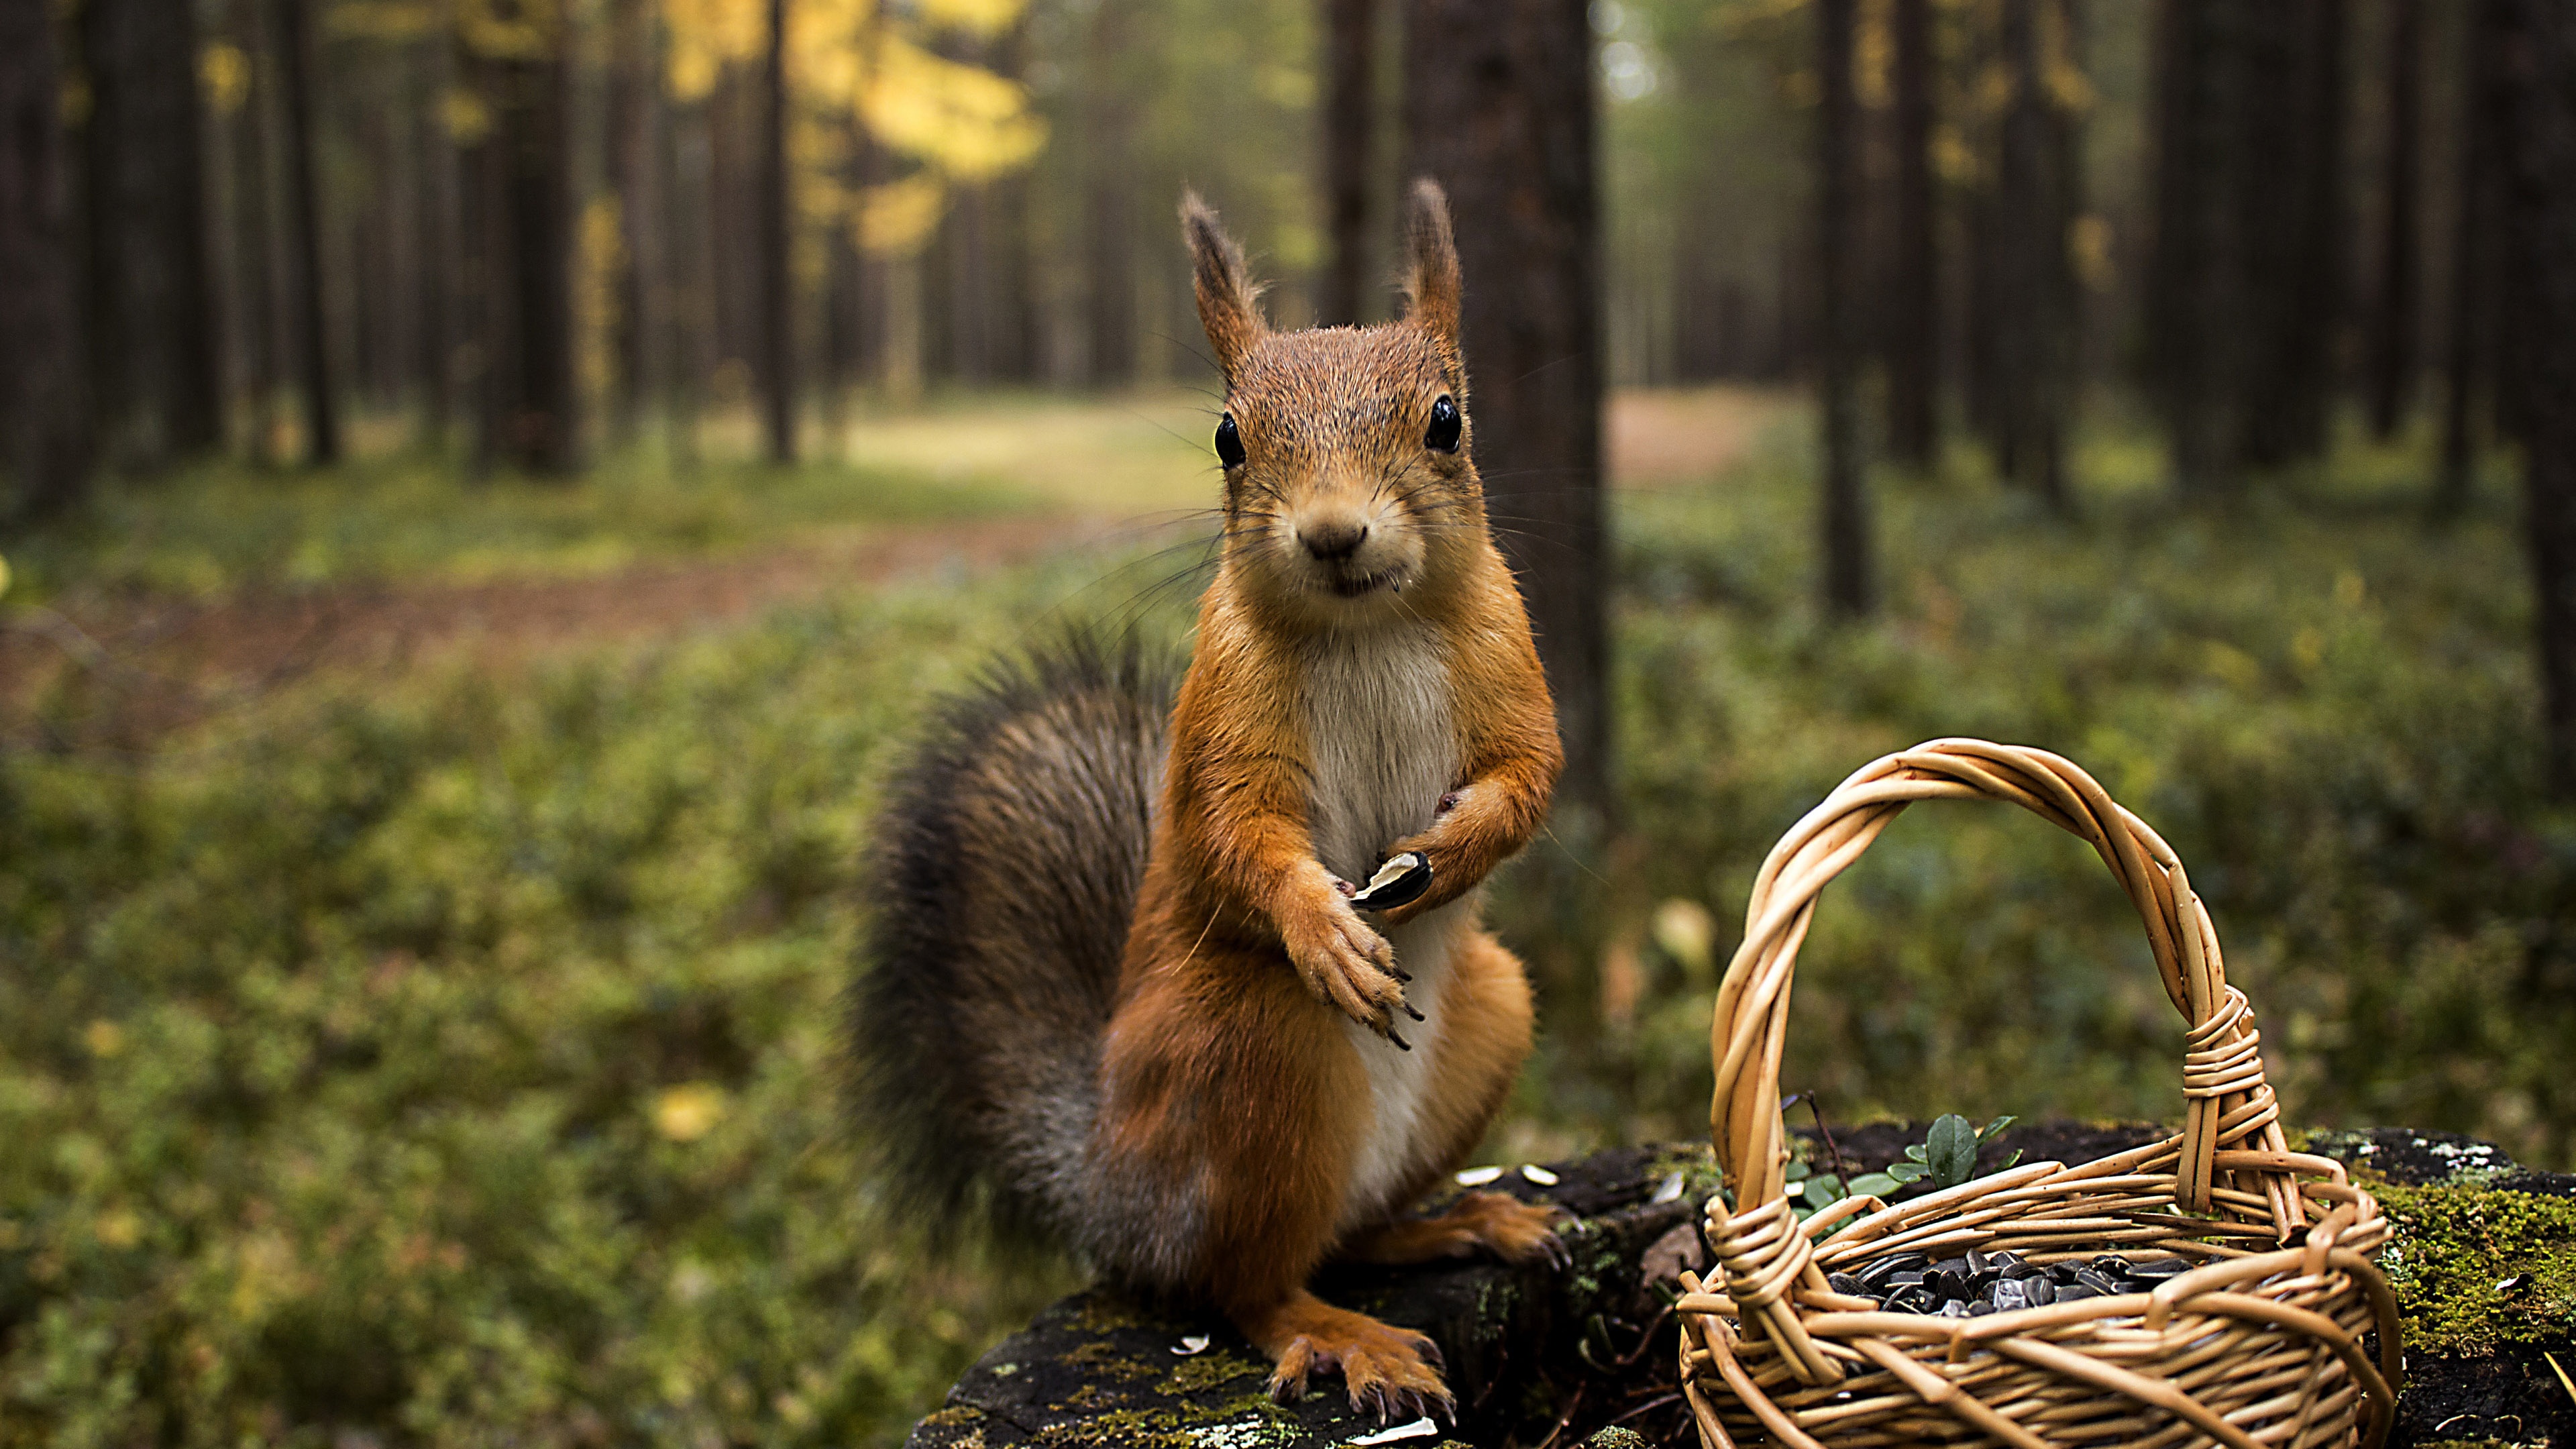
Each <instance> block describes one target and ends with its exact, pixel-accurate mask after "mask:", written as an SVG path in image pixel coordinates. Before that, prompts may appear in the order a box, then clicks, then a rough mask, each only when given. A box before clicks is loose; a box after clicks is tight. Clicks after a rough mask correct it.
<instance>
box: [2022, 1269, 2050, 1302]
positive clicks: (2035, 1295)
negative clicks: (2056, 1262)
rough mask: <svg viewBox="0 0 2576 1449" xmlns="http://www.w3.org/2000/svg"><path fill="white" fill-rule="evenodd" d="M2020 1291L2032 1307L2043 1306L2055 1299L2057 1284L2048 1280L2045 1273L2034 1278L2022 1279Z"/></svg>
mask: <svg viewBox="0 0 2576 1449" xmlns="http://www.w3.org/2000/svg"><path fill="white" fill-rule="evenodd" d="M2021 1291H2022V1294H2023V1296H2024V1298H2025V1299H2027V1300H2028V1302H2029V1303H2030V1306H2031V1307H2033V1308H2045V1307H2047V1306H2048V1305H2049V1304H2051V1303H2054V1302H2056V1301H2057V1285H2056V1284H2055V1283H2052V1282H2050V1281H2049V1278H2048V1275H2047V1274H2045V1273H2042V1274H2040V1275H2039V1276H2038V1277H2035V1278H2024V1279H2022V1280H2021Z"/></svg>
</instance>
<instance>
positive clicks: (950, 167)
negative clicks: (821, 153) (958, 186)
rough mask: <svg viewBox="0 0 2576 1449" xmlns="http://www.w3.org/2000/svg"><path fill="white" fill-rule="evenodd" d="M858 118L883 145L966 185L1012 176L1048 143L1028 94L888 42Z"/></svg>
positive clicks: (895, 40)
mask: <svg viewBox="0 0 2576 1449" xmlns="http://www.w3.org/2000/svg"><path fill="white" fill-rule="evenodd" d="M859 109H860V114H861V116H862V118H863V119H865V120H866V122H867V124H868V129H869V130H870V131H871V132H873V133H874V134H875V135H876V137H877V139H878V140H879V141H881V142H883V143H884V144H885V145H886V146H888V147H890V148H892V149H893V150H896V151H900V152H903V153H905V154H906V155H910V156H915V157H918V158H920V159H921V160H923V161H926V162H928V163H930V164H931V165H933V166H936V167H937V168H938V169H940V170H941V171H944V172H946V173H947V174H949V175H950V176H954V177H956V178H958V179H959V180H963V181H980V180H984V179H986V178H989V177H992V176H997V175H999V174H1001V173H1002V172H1005V171H1008V170H1011V169H1012V168H1014V167H1016V166H1019V165H1020V164H1021V163H1023V162H1025V161H1027V160H1029V159H1030V158H1031V157H1033V156H1035V155H1036V154H1037V153H1038V151H1039V150H1040V148H1042V147H1044V146H1045V145H1046V123H1045V122H1044V121H1043V120H1041V119H1040V118H1039V117H1037V116H1036V115H1035V114H1033V113H1031V111H1030V110H1029V106H1028V92H1027V91H1025V90H1023V89H1022V88H1021V87H1020V86H1018V85H1016V84H1014V83H1013V82H1011V81H1007V80H1004V79H1003V78H1002V77H1000V76H997V75H995V74H993V73H992V72H990V71H986V70H978V69H976V68H975V67H974V66H971V65H961V64H959V63H958V62H956V61H953V60H948V59H945V58H943V57H940V56H936V55H933V54H931V53H930V52H929V51H927V50H924V49H922V48H921V47H920V46H917V45H914V44H913V43H911V42H910V41H908V40H905V39H903V38H902V37H900V36H888V37H886V39H885V41H884V43H883V45H882V47H881V48H880V50H879V53H878V58H877V74H876V78H875V82H874V84H872V85H870V86H868V87H867V89H866V91H865V92H864V94H863V95H862V96H861V98H860V102H859Z"/></svg>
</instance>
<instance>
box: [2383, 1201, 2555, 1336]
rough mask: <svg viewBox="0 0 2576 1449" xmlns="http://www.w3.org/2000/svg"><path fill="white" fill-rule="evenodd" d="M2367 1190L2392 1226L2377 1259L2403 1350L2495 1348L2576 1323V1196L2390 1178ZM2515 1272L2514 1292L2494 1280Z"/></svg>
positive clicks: (2510, 1276) (2509, 1277) (2553, 1331)
mask: <svg viewBox="0 0 2576 1449" xmlns="http://www.w3.org/2000/svg"><path fill="white" fill-rule="evenodd" d="M2371 1191H2372V1192H2373V1193H2374V1194H2376V1195H2377V1196H2378V1198H2379V1204H2380V1206H2381V1207H2383V1208H2385V1209H2386V1210H2387V1212H2388V1216H2389V1219H2390V1222H2391V1225H2392V1227H2393V1229H2394V1232H2393V1233H2392V1235H2391V1237H2390V1240H2389V1244H2388V1247H2387V1248H2386V1249H2385V1250H2383V1251H2382V1252H2381V1253H2380V1257H2379V1262H2380V1267H2381V1268H2382V1269H2384V1270H2385V1271H2386V1272H2387V1274H2388V1281H2389V1285H2390V1286H2391V1287H2393V1288H2394V1289H2396V1291H2397V1303H2398V1311H2399V1313H2400V1315H2401V1316H2402V1318H2403V1319H2404V1321H2405V1332H2406V1347H2407V1348H2408V1349H2409V1350H2410V1351H2413V1352H2417V1353H2438V1354H2457V1355H2474V1354H2485V1353H2492V1352H2494V1351H2495V1349H2496V1348H2497V1347H2498V1346H2499V1345H2502V1344H2509V1343H2537V1342H2542V1341H2546V1340H2555V1339H2562V1338H2564V1337H2565V1336H2566V1332H2567V1325H2568V1324H2569V1323H2571V1322H2576V1201H2570V1200H2569V1199H2566V1198H2553V1197H2541V1196H2538V1195H2536V1194H2532V1193H2520V1192H2489V1191H2486V1190H2484V1189H2481V1188H2462V1187H2398V1186H2396V1185H2394V1184H2390V1183H2373V1184H2372V1185H2371ZM2516 1278H2519V1279H2521V1280H2522V1281H2521V1282H2519V1283H2518V1284H2516V1286H2515V1287H2514V1288H2513V1289H2511V1290H2499V1289H2498V1288H2497V1286H2496V1285H2497V1284H2498V1283H2500V1282H2504V1281H2506V1280H2508V1279H2516Z"/></svg>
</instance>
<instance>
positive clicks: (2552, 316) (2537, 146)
mask: <svg viewBox="0 0 2576 1449" xmlns="http://www.w3.org/2000/svg"><path fill="white" fill-rule="evenodd" d="M2501 4H2502V5H2503V6H2504V9H2505V15H2504V27H2505V33H2504V36H2503V39H2504V45H2503V48H2502V51H2501V54H2500V59H2501V60H2502V62H2503V65H2502V68H2501V74H2500V77H2499V78H2500V80H2501V81H2502V82H2503V86H2504V92H2505V95H2504V102H2503V103H2504V104H2505V105H2506V106H2507V107H2508V108H2509V113H2510V116H2511V120H2510V123H2509V124H2508V125H2506V126H2505V127H2504V128H2503V130H2502V136H2503V137H2504V138H2505V139H2504V142H2503V144H2504V145H2505V147H2506V148H2507V149H2508V151H2509V152H2510V156H2509V159H2508V163H2507V167H2506V170H2505V177H2504V183H2505V184H2504V193H2505V198H2506V200H2505V205H2504V220H2505V225H2504V228H2503V231H2504V236H2505V248H2506V252H2505V267H2506V275H2507V278H2508V281H2507V286H2508V288H2509V295H2511V296H2512V297H2513V299H2514V304H2515V306H2516V308H2517V309H2518V310H2520V311H2521V313H2522V314H2523V326H2522V327H2521V329H2520V332H2519V344H2520V345H2519V348H2518V351H2517V355H2516V357H2515V362H2516V364H2517V366H2516V367H2515V368H2514V369H2513V373H2512V376H2513V379H2514V384H2515V391H2516V393H2517V394H2518V397H2517V400H2516V406H2515V409H2514V414H2515V417H2516V418H2517V419H2518V421H2519V423H2520V428H2521V441H2522V445H2523V507H2524V522H2525V528H2526V530H2527V532H2528V536H2529V539H2530V546H2531V562H2532V573H2533V583H2534V587H2535V593H2536V602H2537V607H2536V608H2535V610H2534V622H2535V623H2536V624H2537V626H2538V632H2539V646H2540V650H2539V652H2540V680H2541V694H2542V700H2543V706H2544V725H2545V729H2546V740H2547V748H2548V758H2549V771H2550V782H2551V786H2552V789H2553V790H2554V792H2555V793H2556V794H2557V796H2558V797H2559V798H2561V799H2576V9H2570V8H2569V7H2568V6H2567V5H2566V4H2564V3H2563V0H2501Z"/></svg>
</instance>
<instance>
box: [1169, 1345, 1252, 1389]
mask: <svg viewBox="0 0 2576 1449" xmlns="http://www.w3.org/2000/svg"><path fill="white" fill-rule="evenodd" d="M1268 1375H1269V1369H1268V1368H1267V1367H1266V1366H1265V1365H1263V1364H1261V1363H1259V1362H1257V1361H1255V1360H1253V1359H1251V1358H1249V1357H1247V1356H1245V1355H1243V1354H1240V1353H1236V1352H1234V1351H1232V1350H1231V1349H1216V1350H1213V1351H1211V1352H1208V1353H1203V1354H1200V1355H1199V1356H1198V1357H1196V1358H1185V1359H1183V1360H1181V1363H1180V1366H1179V1367H1178V1368H1175V1369H1173V1370H1172V1372H1171V1374H1170V1376H1168V1377H1167V1378H1165V1379H1164V1380H1163V1382H1162V1383H1161V1384H1159V1385H1157V1386H1156V1389H1155V1392H1157V1393H1162V1394H1168V1395H1170V1396H1172V1397H1174V1398H1199V1397H1202V1396H1204V1395H1207V1394H1210V1393H1214V1392H1217V1391H1219V1390H1222V1389H1225V1388H1227V1387H1229V1386H1231V1385H1233V1384H1234V1383H1235V1382H1237V1381H1238V1380H1241V1379H1246V1378H1253V1379H1263V1378H1267V1377H1268Z"/></svg>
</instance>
